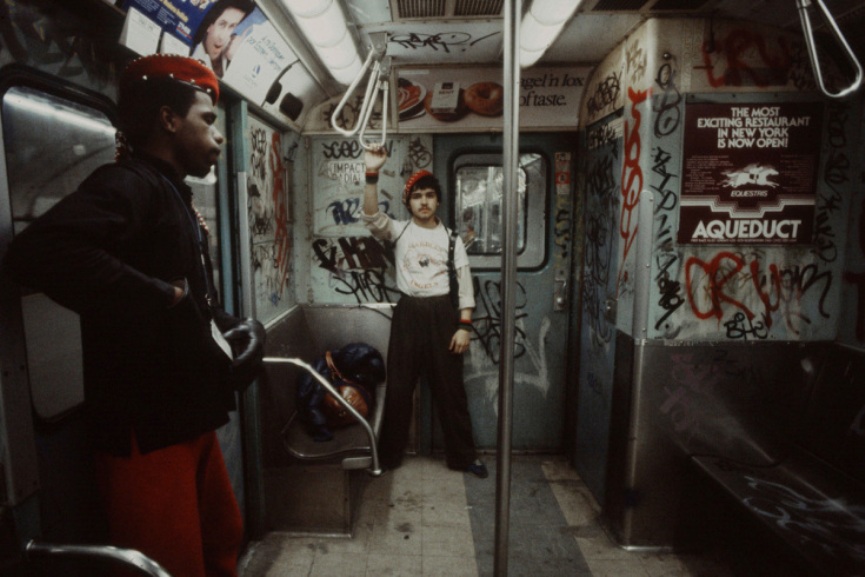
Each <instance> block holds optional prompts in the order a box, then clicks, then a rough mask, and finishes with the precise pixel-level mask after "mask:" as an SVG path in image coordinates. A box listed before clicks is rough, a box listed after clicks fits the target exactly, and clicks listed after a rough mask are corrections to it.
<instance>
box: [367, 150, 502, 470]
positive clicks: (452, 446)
mask: <svg viewBox="0 0 865 577" xmlns="http://www.w3.org/2000/svg"><path fill="white" fill-rule="evenodd" d="M386 160H387V151H386V150H385V149H384V148H374V149H371V150H367V151H366V153H365V155H364V164H365V166H366V184H365V186H364V189H363V190H364V195H363V212H362V214H361V219H362V220H363V221H364V222H365V223H366V226H367V228H369V230H370V231H371V232H372V234H373V236H375V237H376V238H379V239H381V240H384V241H388V242H392V243H393V244H394V245H395V258H394V265H395V267H396V284H397V288H399V291H400V293H401V294H400V299H399V302H397V305H396V308H395V309H394V312H393V320H392V322H391V330H390V344H389V345H388V353H387V383H388V385H387V395H386V396H385V409H384V422H383V423H382V431H381V439H380V441H379V454H380V455H381V464H382V467H383V468H385V469H393V468H396V467H399V466H400V464H401V463H402V458H403V453H404V452H405V448H406V444H407V442H408V432H409V426H410V424H411V411H412V404H413V403H412V400H413V396H414V388H415V385H416V383H417V381H418V378H419V377H420V375H421V374H422V373H425V374H426V375H427V377H428V379H429V385H430V391H431V392H432V397H433V401H434V402H435V405H436V410H437V411H438V414H439V421H440V422H441V427H442V433H443V436H444V445H445V459H446V462H447V466H448V467H449V468H451V469H454V470H457V471H464V472H466V473H471V474H473V475H475V476H477V477H480V478H481V479H483V478H486V477H487V476H488V472H487V468H486V465H484V463H483V462H482V461H481V460H480V459H478V458H477V457H478V456H477V450H476V448H475V442H474V437H473V433H472V422H471V416H470V415H469V409H468V399H467V397H466V390H465V385H464V384H463V357H462V355H463V353H465V352H466V351H467V350H468V348H469V342H470V340H471V331H472V312H473V311H474V308H475V297H474V286H473V284H472V274H471V270H470V269H469V259H468V255H467V254H466V249H465V246H463V241H462V239H461V238H460V237H459V236H457V235H452V234H451V233H450V231H448V229H447V228H446V227H445V226H444V224H443V223H442V222H441V220H439V218H438V216H437V214H436V213H437V211H438V207H439V205H440V204H441V200H442V191H441V185H440V184H439V181H438V179H436V177H435V176H433V175H432V173H430V172H427V171H426V170H421V171H418V172H416V173H414V174H413V175H412V176H411V177H410V178H409V179H408V181H407V182H406V184H405V189H404V192H403V199H402V201H403V204H405V206H406V208H407V209H408V211H409V213H410V214H411V218H410V219H409V220H407V221H399V220H394V219H392V218H391V217H390V216H388V215H387V214H385V213H384V212H381V210H380V209H379V204H378V173H379V171H380V170H381V168H382V167H383V166H384V163H385V161H386ZM452 290H453V294H451V292H452Z"/></svg>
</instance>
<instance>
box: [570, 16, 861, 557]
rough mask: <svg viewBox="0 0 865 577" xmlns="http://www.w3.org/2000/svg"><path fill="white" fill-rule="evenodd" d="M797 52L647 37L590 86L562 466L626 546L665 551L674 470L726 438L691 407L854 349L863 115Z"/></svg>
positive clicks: (650, 26) (857, 340)
mask: <svg viewBox="0 0 865 577" xmlns="http://www.w3.org/2000/svg"><path fill="white" fill-rule="evenodd" d="M803 54H805V47H804V40H803V38H802V37H801V36H797V35H790V34H785V33H783V32H781V31H778V30H773V29H767V28H764V27H761V26H757V25H754V24H750V23H746V22H741V21H727V22H723V21H714V22H712V23H708V22H704V21H701V20H678V19H669V20H649V21H647V22H646V23H644V24H643V25H642V26H641V27H640V29H639V30H637V31H636V32H635V33H634V34H633V35H632V36H631V37H630V38H628V39H627V40H626V41H624V42H623V43H622V44H621V45H620V46H619V47H618V48H617V49H616V50H615V51H614V52H613V53H612V54H610V55H609V56H608V57H607V58H606V59H605V60H604V61H603V62H601V63H600V64H599V65H598V66H597V67H596V68H595V70H594V72H593V75H592V78H591V80H590V82H589V85H588V86H587V87H586V92H585V98H584V99H583V103H582V110H581V114H580V127H581V135H582V136H584V142H585V147H582V148H581V152H582V155H583V157H582V162H581V164H580V166H581V174H580V175H579V177H578V178H577V182H578V189H579V190H578V193H577V194H578V198H579V206H580V207H581V208H582V210H580V212H581V213H582V215H583V218H584V220H583V226H585V230H584V231H583V232H582V233H580V232H577V233H575V237H576V238H585V239H586V244H585V246H584V248H583V261H582V263H583V264H582V268H581V271H580V277H581V289H580V295H581V297H582V304H581V313H582V322H581V324H580V331H581V335H580V339H579V343H580V344H579V358H580V361H579V382H580V383H579V400H578V403H577V405H578V416H577V423H578V425H577V426H578V428H577V433H576V444H577V447H576V457H575V459H576V466H577V470H578V472H579V473H580V475H581V476H582V477H583V478H584V479H585V480H586V482H587V483H588V484H589V486H590V487H591V488H592V491H593V492H594V493H595V495H596V496H597V497H598V499H599V501H601V502H604V503H605V509H606V512H607V515H608V516H609V517H611V519H612V525H613V527H614V529H615V530H616V531H617V533H618V534H619V538H620V539H621V541H622V542H623V543H625V544H627V545H633V546H641V545H658V544H668V543H670V542H671V540H672V535H671V533H670V531H671V528H672V526H673V524H672V523H671V522H670V519H671V518H672V516H673V515H674V514H675V512H676V510H677V507H678V506H679V504H680V503H681V502H680V500H679V495H680V494H681V491H682V489H683V486H682V483H681V479H682V478H683V475H682V473H683V470H682V462H681V461H680V460H679V458H678V457H679V456H680V455H681V454H685V453H693V452H699V451H700V450H706V449H707V447H711V446H713V444H716V443H719V442H720V441H719V438H721V437H723V436H724V435H725V434H729V432H727V433H725V431H724V427H723V424H722V423H719V422H718V420H720V419H718V418H717V417H718V415H717V414H715V413H717V412H718V405H717V404H716V405H712V404H706V403H702V402H701V399H702V398H708V397H709V396H710V395H712V394H717V393H718V392H719V391H735V390H736V389H737V388H739V389H741V390H745V389H748V390H751V388H752V387H753V389H754V390H759V389H760V388H761V387H765V388H767V389H768V385H769V384H770V383H773V382H776V381H778V380H779V379H783V378H784V376H785V371H786V370H787V367H789V366H790V365H791V364H793V365H796V366H798V363H800V362H801V363H802V364H803V366H804V365H805V364H806V363H805V362H804V359H806V358H808V356H809V354H810V353H811V348H812V347H819V346H820V345H821V344H825V343H840V344H844V345H849V346H852V347H855V348H861V347H862V345H863V339H865V332H863V326H865V325H863V323H862V319H863V311H862V310H861V302H862V301H861V297H862V282H861V278H862V274H863V252H862V250H863V244H862V242H863V240H862V239H863V236H862V235H863V231H862V226H863V224H862V211H863V201H862V194H861V193H862V190H861V189H862V168H861V163H859V162H857V161H856V159H857V158H861V157H862V148H861V136H862V125H861V116H862V99H861V97H859V98H855V99H846V100H832V99H828V98H826V97H824V96H823V95H822V94H821V93H820V92H819V91H818V90H817V89H816V87H815V84H814V81H813V77H812V74H811V71H810V67H809V65H808V64H807V59H803V58H800V57H798V56H797V55H803ZM776 137H778V138H776ZM713 173H714V174H715V177H710V176H709V175H710V174H713ZM707 177H708V179H707ZM710 181H712V182H715V183H723V184H722V186H720V187H718V186H716V189H715V190H714V191H713V190H712V186H713V185H712V184H709V182H710ZM793 182H795V183H796V185H795V186H794V187H791V186H790V184H792V183H793ZM779 185H783V188H784V190H786V191H789V192H793V191H794V190H796V189H797V188H798V186H804V187H805V188H807V192H805V189H804V188H803V189H800V190H801V191H802V192H805V196H804V197H800V196H799V194H798V193H795V194H792V195H790V196H785V198H780V197H774V194H773V193H772V191H773V190H775V189H776V188H777V187H779ZM707 187H708V188H707ZM707 192H716V193H717V194H716V195H715V196H714V198H713V200H712V201H711V202H708V203H707V202H705V199H706V196H705V194H706V193H707ZM773 197H774V198H773ZM806 197H807V200H805V198H806ZM803 202H804V204H803ZM806 206H807V208H806ZM797 207H798V208H797ZM802 208H804V212H802V213H800V212H799V211H800V209H802ZM578 210H579V209H578ZM797 214H801V218H800V217H799V216H796V215H797ZM801 227H804V228H801ZM794 230H795V232H794ZM707 345H711V346H709V347H707ZM770 345H771V346H770ZM772 347H782V352H776V351H773V350H772ZM707 348H708V349H709V352H708V353H707V352H706V351H707ZM749 349H750V351H752V352H753V354H750V353H748V352H747V351H748V350H749ZM760 350H764V352H765V354H762V355H761V354H758V353H757V351H760ZM712 351H714V352H712ZM743 352H744V354H742V353H743ZM793 376H794V377H795V376H796V375H795V374H794V375H793ZM799 376H801V375H799ZM796 387H797V384H796V382H793V381H792V380H791V381H790V382H789V383H788V390H787V391H786V392H784V391H783V390H782V391H781V392H779V393H778V395H779V396H778V397H777V398H775V399H774V400H775V402H777V403H778V404H781V403H783V402H784V399H785V397H786V396H790V397H792V396H793V395H794V394H795V393H796ZM782 389H783V387H782ZM632 402H633V404H632ZM859 419H860V421H861V412H860V417H859ZM850 427H851V431H857V430H858V431H861V427H857V426H856V423H855V422H854V423H850ZM859 434H860V435H861V433H859ZM668 439H672V440H673V443H672V444H671V445H670V444H666V442H667V440H668ZM675 447H684V449H685V450H684V451H683V452H682V451H680V449H678V448H675ZM635 503H639V506H635Z"/></svg>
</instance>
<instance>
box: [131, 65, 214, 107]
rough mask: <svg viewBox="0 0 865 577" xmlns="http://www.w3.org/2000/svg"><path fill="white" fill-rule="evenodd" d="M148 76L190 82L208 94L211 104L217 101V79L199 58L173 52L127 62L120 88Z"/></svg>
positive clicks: (145, 78)
mask: <svg viewBox="0 0 865 577" xmlns="http://www.w3.org/2000/svg"><path fill="white" fill-rule="evenodd" d="M148 78H173V79H175V80H177V81H180V82H185V83H187V84H191V85H192V86H194V87H195V88H198V89H199V90H202V91H204V92H206V93H207V94H209V95H210V97H211V98H212V99H213V104H216V103H217V102H218V101H219V79H218V78H217V77H216V74H214V73H213V70H211V69H210V68H208V67H207V66H205V65H204V64H203V63H202V62H201V61H200V60H195V59H193V58H187V57H186V56H178V55H175V54H151V55H149V56H142V57H141V58H137V59H135V60H133V61H132V62H130V63H129V65H128V66H127V67H126V70H124V71H123V74H122V76H121V77H120V90H125V89H126V88H127V87H128V86H129V85H130V84H132V83H134V82H137V81H141V80H147V79H148Z"/></svg>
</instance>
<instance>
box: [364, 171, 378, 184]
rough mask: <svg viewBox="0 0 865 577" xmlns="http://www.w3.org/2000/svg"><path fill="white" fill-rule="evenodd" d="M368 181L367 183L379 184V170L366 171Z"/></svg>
mask: <svg viewBox="0 0 865 577" xmlns="http://www.w3.org/2000/svg"><path fill="white" fill-rule="evenodd" d="M366 183H367V184H377V183H378V172H367V173H366Z"/></svg>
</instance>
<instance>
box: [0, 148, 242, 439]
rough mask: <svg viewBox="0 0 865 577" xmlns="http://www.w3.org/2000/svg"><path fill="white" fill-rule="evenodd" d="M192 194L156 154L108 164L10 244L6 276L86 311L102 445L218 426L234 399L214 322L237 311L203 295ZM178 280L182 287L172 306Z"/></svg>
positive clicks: (86, 344)
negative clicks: (183, 290) (184, 285)
mask: <svg viewBox="0 0 865 577" xmlns="http://www.w3.org/2000/svg"><path fill="white" fill-rule="evenodd" d="M191 198H192V191H191V190H190V189H189V187H188V186H186V184H185V183H183V181H182V180H181V179H180V178H179V177H178V175H177V174H175V173H174V171H173V170H172V169H171V167H170V166H168V165H167V164H165V163H162V162H161V161H158V160H155V159H149V158H138V159H134V160H129V161H125V162H124V163H121V164H112V165H106V166H103V167H101V168H99V169H97V170H96V171H94V173H93V174H92V175H90V177H88V178H87V179H86V180H85V181H84V182H83V183H82V184H81V186H80V187H79V189H78V190H77V191H76V192H74V193H72V194H70V195H69V196H67V197H66V198H64V199H63V200H62V201H61V202H59V203H58V204H57V205H56V206H55V207H53V208H52V209H51V210H50V211H48V212H47V213H46V214H45V215H44V216H42V217H41V218H39V219H37V220H36V221H35V222H33V223H32V224H30V226H29V227H28V228H27V229H25V230H24V232H22V233H21V234H19V235H18V236H17V237H16V238H15V240H14V241H13V242H12V244H11V245H10V248H9V251H8V253H7V256H6V260H5V267H6V270H7V272H8V273H9V274H10V275H11V276H12V278H13V279H15V280H17V281H18V282H19V283H20V284H22V285H24V286H25V287H29V288H31V289H36V290H40V291H43V292H44V293H45V294H47V295H48V296H49V297H51V298H52V299H54V300H55V301H57V302H58V303H60V304H61V305H64V306H66V307H68V308H70V309H72V310H74V311H76V312H77V313H79V314H80V316H81V337H82V345H83V355H84V388H85V407H86V410H87V411H88V412H89V417H90V422H91V423H92V425H93V427H92V430H93V434H94V441H95V444H96V448H98V449H101V450H104V451H108V452H110V453H113V454H117V455H127V454H128V453H129V449H130V438H131V433H132V432H134V434H135V436H136V439H137V442H138V445H139V447H140V450H141V451H142V452H148V451H152V450H155V449H159V448H162V447H165V446H168V445H171V444H174V443H177V442H181V441H185V440H189V439H192V438H194V437H196V436H198V435H200V434H201V433H204V432H207V431H210V430H213V429H215V428H217V427H219V426H220V425H222V424H224V423H225V422H227V421H228V411H229V410H231V409H233V408H235V397H234V391H233V390H232V388H231V385H232V383H231V377H230V372H231V360H230V359H229V358H228V356H226V355H225V354H224V353H223V352H222V351H221V349H219V347H218V345H217V344H216V343H215V341H214V340H213V338H212V336H211V326H210V324H211V319H214V320H215V322H216V324H217V325H218V326H219V328H220V329H221V330H222V332H224V331H226V330H227V329H229V328H230V327H232V326H236V325H237V324H238V323H239V322H240V320H239V319H237V318H235V317H232V316H230V315H228V314H227V313H225V312H224V311H223V310H222V309H221V308H219V307H217V306H209V305H208V303H207V300H206V297H207V295H208V294H210V295H211V296H212V297H213V298H215V291H214V289H213V288H208V286H211V287H212V274H211V270H210V269H211V267H210V261H209V256H208V255H207V239H206V236H205V233H204V232H203V230H202V229H201V228H200V226H199V224H198V222H197V220H196V218H195V216H194V213H193V212H192V209H191ZM200 241H201V242H200ZM202 255H203V258H202ZM178 279H186V281H187V282H188V286H189V293H188V295H187V296H185V297H184V298H183V299H182V300H181V301H180V303H179V304H177V305H176V306H173V307H172V306H171V302H172V300H173V292H174V289H173V286H172V285H171V282H172V281H175V280H178Z"/></svg>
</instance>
